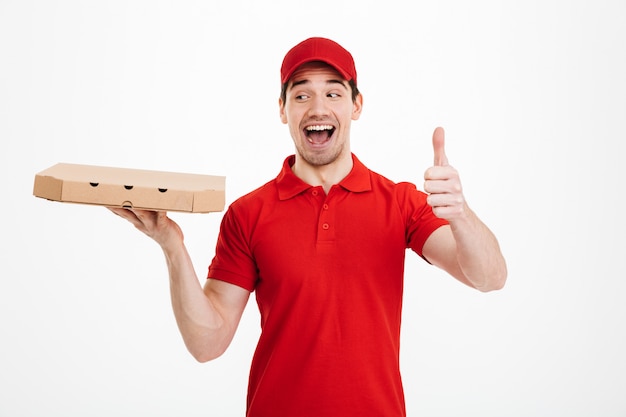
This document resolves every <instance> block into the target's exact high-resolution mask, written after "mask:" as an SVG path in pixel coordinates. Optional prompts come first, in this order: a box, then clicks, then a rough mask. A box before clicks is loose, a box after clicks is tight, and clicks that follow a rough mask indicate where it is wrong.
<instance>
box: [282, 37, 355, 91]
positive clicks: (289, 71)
mask: <svg viewBox="0 0 626 417" xmlns="http://www.w3.org/2000/svg"><path fill="white" fill-rule="evenodd" d="M313 61H322V62H325V63H327V64H328V65H330V66H332V67H333V68H335V69H336V70H337V71H338V72H339V74H341V76H342V77H343V78H345V79H346V80H347V81H350V80H354V83H355V84H356V67H355V66H354V59H353V58H352V55H351V54H350V52H348V51H347V50H346V49H345V48H344V47H343V46H341V45H339V44H338V43H337V42H335V41H331V40H330V39H326V38H317V37H316V38H309V39H306V40H304V41H302V42H300V43H299V44H297V45H296V46H294V47H293V48H291V49H290V50H289V52H287V55H285V58H284V59H283V65H282V66H281V68H280V81H281V83H283V84H284V83H286V82H287V81H288V80H289V78H291V76H292V75H293V73H294V72H295V71H296V69H298V67H299V66H300V65H302V64H306V63H307V62H313Z"/></svg>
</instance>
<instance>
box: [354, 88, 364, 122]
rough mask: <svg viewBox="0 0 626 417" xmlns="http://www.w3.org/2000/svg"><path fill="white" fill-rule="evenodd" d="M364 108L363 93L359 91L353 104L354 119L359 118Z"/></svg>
mask: <svg viewBox="0 0 626 417" xmlns="http://www.w3.org/2000/svg"><path fill="white" fill-rule="evenodd" d="M362 110H363V94H361V93H359V95H357V96H356V99H355V100H354V103H353V104H352V120H359V117H361V111H362Z"/></svg>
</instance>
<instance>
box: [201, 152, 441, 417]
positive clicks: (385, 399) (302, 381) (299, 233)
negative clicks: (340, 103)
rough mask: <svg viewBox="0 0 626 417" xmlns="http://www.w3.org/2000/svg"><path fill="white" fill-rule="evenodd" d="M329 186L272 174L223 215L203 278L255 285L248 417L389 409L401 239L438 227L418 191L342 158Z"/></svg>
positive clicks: (397, 401) (395, 384) (399, 411)
mask: <svg viewBox="0 0 626 417" xmlns="http://www.w3.org/2000/svg"><path fill="white" fill-rule="evenodd" d="M353 160H354V166H353V169H352V171H351V172H350V174H349V175H348V176H347V177H346V178H345V179H343V180H342V181H341V182H340V183H339V184H338V185H335V186H333V187H332V188H331V190H330V191H329V193H328V195H326V194H325V193H324V190H323V189H322V187H313V186H311V185H308V184H306V183H304V182H303V181H302V180H300V179H299V178H298V177H296V176H295V175H294V174H293V172H292V170H291V165H292V164H293V162H294V156H291V157H289V158H287V159H286V160H285V163H284V164H283V168H282V171H281V172H280V174H279V175H278V177H277V178H276V179H274V180H272V181H270V182H269V183H267V184H265V185H264V186H262V187H260V188H258V189H257V190H255V191H253V192H252V193H250V194H247V195H245V196H243V197H241V198H240V199H238V200H237V201H235V202H234V203H233V204H231V206H230V207H229V209H228V210H227V212H226V214H225V215H224V218H223V221H222V225H221V230H220V234H219V237H218V241H217V247H216V253H215V258H214V259H213V261H212V263H211V266H210V267H209V273H208V277H209V278H214V279H219V280H223V281H227V282H230V283H232V284H235V285H238V286H241V287H243V288H245V289H247V290H249V291H255V292H256V300H257V304H258V306H259V310H260V313H261V329H262V331H261V336H260V338H259V342H258V345H257V348H256V351H255V354H254V358H253V360H252V366H251V370H250V381H249V388H248V404H247V406H248V414H247V415H248V416H249V417H282V416H285V417H287V416H288V417H306V416H311V417H320V416H342V417H351V416H354V417H363V416H368V417H374V416H384V417H395V416H397V417H400V416H404V415H406V413H405V406H404V394H403V390H402V381H401V378H400V369H399V368H400V367H399V349H400V318H401V308H402V289H403V273H404V257H405V252H406V249H407V248H410V249H412V250H413V251H415V252H416V253H417V254H419V255H421V251H422V247H423V245H424V242H425V241H426V239H427V238H428V236H430V234H431V233H432V232H433V231H434V230H435V229H437V228H438V227H440V226H442V225H444V224H446V222H445V221H444V220H441V219H439V218H437V217H435V215H434V214H433V213H432V210H431V208H430V206H428V205H427V204H426V195H425V194H424V193H422V192H420V191H418V190H417V189H416V188H415V186H414V185H412V184H409V183H399V184H395V183H393V182H391V181H390V180H388V179H386V178H384V177H382V176H380V175H378V174H376V173H374V172H372V171H370V170H369V169H368V168H366V167H365V166H364V165H363V164H362V163H361V162H360V161H359V160H358V159H357V158H356V156H354V155H353Z"/></svg>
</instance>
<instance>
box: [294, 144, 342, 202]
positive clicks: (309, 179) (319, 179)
mask: <svg viewBox="0 0 626 417" xmlns="http://www.w3.org/2000/svg"><path fill="white" fill-rule="evenodd" d="M352 165H353V162H352V154H351V153H349V152H348V153H347V155H342V156H340V157H339V158H337V159H336V160H335V161H333V162H332V163H330V164H326V165H311V164H309V163H308V162H307V161H306V160H304V158H302V157H301V156H300V155H298V154H296V161H295V163H294V164H293V166H292V167H291V170H292V171H293V173H294V174H296V176H297V177H298V178H300V179H301V180H302V181H304V182H306V183H307V184H310V185H313V186H316V187H317V186H322V188H324V192H325V193H326V194H328V192H329V191H330V188H331V187H332V186H333V185H335V184H339V182H341V180H343V179H344V178H345V177H346V176H347V175H348V174H349V173H350V171H351V170H352Z"/></svg>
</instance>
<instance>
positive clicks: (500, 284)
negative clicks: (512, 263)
mask: <svg viewBox="0 0 626 417" xmlns="http://www.w3.org/2000/svg"><path fill="white" fill-rule="evenodd" d="M507 275H508V274H507V270H506V266H503V267H502V270H501V271H499V272H497V273H495V274H493V275H491V276H489V277H488V278H487V279H486V280H485V282H484V283H483V284H482V285H477V286H475V288H476V289H477V290H479V291H481V292H491V291H498V290H501V289H502V288H504V285H505V284H506V278H507Z"/></svg>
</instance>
